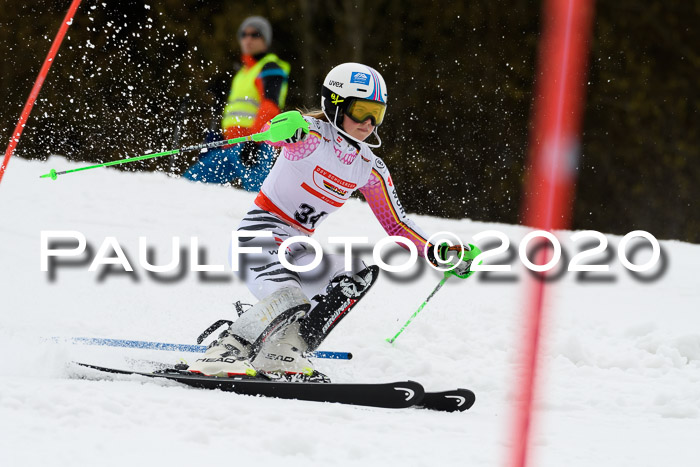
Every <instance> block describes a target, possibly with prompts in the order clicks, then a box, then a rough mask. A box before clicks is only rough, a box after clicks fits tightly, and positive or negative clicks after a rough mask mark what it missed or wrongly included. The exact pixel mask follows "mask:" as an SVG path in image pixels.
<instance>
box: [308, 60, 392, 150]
mask: <svg viewBox="0 0 700 467" xmlns="http://www.w3.org/2000/svg"><path fill="white" fill-rule="evenodd" d="M386 101H387V94H386V83H385V82H384V78H382V75H380V74H379V72H378V71H377V70H375V69H374V68H371V67H368V66H367V65H362V64H360V63H343V64H342V65H338V66H337V67H335V68H333V69H332V70H331V71H330V72H329V73H328V74H327V75H326V79H324V80H323V89H322V90H321V109H322V110H323V113H324V114H325V115H326V118H327V119H328V121H329V122H330V123H331V125H333V126H334V127H335V129H336V130H338V131H339V132H341V133H342V134H344V135H345V136H347V137H348V138H350V139H352V140H354V141H357V142H358V143H360V142H362V141H359V140H357V139H356V138H354V137H352V136H350V135H349V134H347V133H346V132H345V131H344V130H343V115H347V116H348V117H350V118H351V119H353V120H354V121H356V122H358V123H360V122H364V121H365V120H367V119H368V118H369V119H371V120H372V123H373V125H374V131H373V133H374V136H375V137H376V138H377V141H378V143H377V144H369V143H366V144H367V146H369V147H371V148H378V147H379V146H381V145H382V140H381V139H379V135H378V134H377V127H378V126H380V125H381V124H382V122H383V120H384V113H385V112H386Z"/></svg>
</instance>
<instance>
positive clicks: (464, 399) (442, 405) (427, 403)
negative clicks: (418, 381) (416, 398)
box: [416, 388, 476, 412]
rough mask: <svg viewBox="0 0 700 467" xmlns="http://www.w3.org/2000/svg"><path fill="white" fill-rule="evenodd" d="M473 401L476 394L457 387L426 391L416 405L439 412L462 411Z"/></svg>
mask: <svg viewBox="0 0 700 467" xmlns="http://www.w3.org/2000/svg"><path fill="white" fill-rule="evenodd" d="M475 401H476V396H475V395H474V393H473V392H472V391H470V390H469V389H462V388H459V389H453V390H450V391H442V392H426V393H425V396H423V400H422V401H421V402H419V403H418V404H416V406H417V407H423V408H425V409H430V410H438V411H441V412H457V411H459V412H464V411H465V410H468V409H470V408H471V406H472V405H474V402H475Z"/></svg>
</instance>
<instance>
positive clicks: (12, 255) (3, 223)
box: [0, 157, 700, 467]
mask: <svg viewBox="0 0 700 467" xmlns="http://www.w3.org/2000/svg"><path fill="white" fill-rule="evenodd" d="M86 165H89V164H75V163H69V162H67V161H66V160H65V159H62V158H59V157H52V158H51V159H50V160H49V161H48V162H47V163H41V162H29V161H25V160H21V159H14V160H12V162H11V164H10V165H9V168H8V172H7V174H6V175H5V178H4V179H3V183H2V185H0V287H2V289H1V296H0V309H1V310H2V311H1V312H0V350H1V353H0V355H2V356H3V365H2V366H3V370H2V373H1V375H2V376H1V379H2V383H1V384H0V465H3V466H44V465H51V466H64V465H65V466H76V465H91V466H103V465H114V466H117V465H118V466H124V465H168V466H178V465H183V466H191V465H210V464H212V463H217V464H218V463H222V462H225V463H235V464H236V465H284V466H285V467H288V466H289V467H291V466H305V467H306V466H309V465H358V466H359V465H362V466H371V465H382V466H387V465H397V466H402V467H406V466H427V465H439V466H458V465H459V466H463V465H471V466H494V465H504V464H505V461H506V459H507V452H508V451H507V450H508V447H509V445H510V442H511V431H510V423H511V421H512V414H513V405H514V402H515V400H516V398H517V397H518V395H519V391H518V388H517V386H516V381H517V379H516V374H517V372H518V368H519V365H520V359H519V354H520V351H521V348H522V346H521V334H522V329H523V316H524V314H525V312H524V309H525V307H524V303H525V298H524V297H525V295H524V292H525V290H524V289H525V288H526V287H527V284H529V282H528V281H527V280H526V278H527V277H528V272H527V271H526V270H525V269H524V267H523V266H522V263H521V261H520V260H519V259H518V257H517V246H518V244H519V243H520V240H521V239H522V238H523V237H524V236H525V235H526V234H527V233H528V232H529V230H528V229H526V228H524V227H521V226H511V225H502V224H485V223H480V222H474V221H471V220H469V219H462V220H446V219H440V218H433V217H426V216H413V218H414V220H415V221H416V222H417V223H418V224H419V225H420V226H421V227H422V228H423V229H424V230H426V231H427V232H430V233H434V232H438V231H449V232H452V233H454V234H456V235H457V236H459V237H460V238H462V240H463V241H465V242H466V241H470V242H473V240H472V239H471V237H472V236H473V235H475V234H478V233H479V232H483V231H486V230H498V231H501V232H503V233H504V234H505V235H507V236H508V238H509V239H510V242H511V244H512V247H513V251H514V252H516V254H515V255H514V256H512V257H509V255H508V254H502V255H499V256H496V257H494V258H493V261H492V264H498V263H501V264H504V263H508V262H509V261H510V264H512V266H513V271H512V272H511V273H490V274H483V273H477V274H475V275H474V276H473V277H471V278H469V279H467V280H464V281H462V280H459V279H457V278H451V279H450V280H448V281H447V283H446V285H445V287H443V289H442V290H440V291H439V292H438V293H437V294H436V295H435V297H434V298H433V299H432V300H431V301H430V302H429V303H428V305H427V306H426V307H425V309H423V311H422V312H421V314H420V315H418V317H417V318H415V319H414V321H413V323H412V324H411V325H410V326H409V327H408V328H407V330H406V331H405V332H404V333H403V334H402V335H401V337H400V338H399V339H398V340H397V342H396V344H395V345H393V346H392V345H389V344H388V343H387V342H386V341H385V339H386V338H387V337H391V336H393V335H394V333H395V332H396V331H397V330H398V329H399V328H400V327H401V325H402V324H403V323H404V322H405V321H406V319H408V317H409V316H410V315H411V314H412V313H413V312H414V311H415V310H416V309H417V308H418V306H419V305H420V304H421V303H422V302H423V300H425V298H426V297H427V296H428V294H429V293H430V292H431V291H432V290H433V288H434V287H435V285H437V283H438V282H439V280H440V278H441V276H440V275H439V274H438V273H437V272H435V271H432V270H430V269H428V268H417V269H416V270H415V271H412V272H409V273H401V274H389V273H385V274H383V275H382V276H380V278H379V280H378V282H377V284H376V285H375V286H374V289H373V290H372V292H371V293H370V294H369V295H368V296H367V297H366V298H365V299H364V300H363V301H362V303H361V304H360V306H358V307H357V308H356V309H355V310H354V311H353V312H352V313H351V314H350V315H349V316H348V317H347V318H346V319H345V320H344V321H343V322H342V323H341V324H340V325H339V326H338V328H336V330H335V331H334V333H333V334H332V335H331V336H330V337H329V338H328V340H327V341H326V342H324V344H323V346H322V349H323V350H335V351H350V352H352V353H353V354H354V358H353V359H352V360H350V361H331V360H321V359H319V360H317V362H316V363H317V367H318V369H319V370H321V371H323V372H325V373H327V374H329V375H331V376H332V377H333V379H334V380H335V381H338V382H346V381H357V382H380V381H388V380H400V379H413V380H417V381H419V382H421V383H423V385H424V386H425V387H426V388H427V389H429V390H441V389H448V388H454V387H467V388H471V389H472V390H473V391H474V392H475V393H476V395H477V400H476V404H475V405H474V407H473V408H472V409H471V410H469V411H468V412H464V413H456V414H447V413H436V412H429V411H425V410H418V409H409V410H400V411H396V410H385V409H374V408H361V407H349V406H340V405H335V404H319V403H312V402H301V401H284V400H276V399H263V398H253V397H247V396H237V395H233V394H230V393H224V392H220V391H207V390H198V389H192V388H187V387H182V386H179V385H176V384H159V383H156V382H152V381H144V380H142V379H138V378H132V377H126V378H112V379H105V380H97V379H96V378H94V375H89V374H86V373H84V372H83V373H81V371H80V370H79V369H77V368H75V367H74V366H72V365H70V362H71V361H73V360H80V361H86V362H90V363H96V364H105V365H114V366H119V367H128V365H130V364H133V359H141V358H146V359H151V360H159V361H167V362H176V361H177V360H178V359H179V358H185V359H186V360H187V359H191V358H193V355H192V354H182V353H176V352H163V351H155V350H134V349H121V348H110V347H96V346H81V345H72V344H69V343H66V342H65V341H58V342H56V341H52V340H51V339H50V338H52V337H61V338H67V337H107V338H121V339H138V340H151V341H162V342H176V343H194V340H195V338H196V336H197V335H198V334H199V333H200V332H201V331H202V330H203V329H204V328H206V327H207V326H208V325H209V324H211V323H212V322H213V321H215V320H217V319H220V318H233V316H234V314H233V307H232V302H234V301H235V300H242V301H243V302H248V303H250V302H251V301H252V300H253V297H252V295H251V294H250V293H249V292H248V291H247V290H246V288H245V286H244V285H243V284H242V283H241V282H240V281H239V280H238V278H236V277H235V276H234V275H233V274H232V273H231V272H230V269H229V268H228V267H227V271H226V272H224V273H221V272H215V273H206V274H205V275H206V277H205V278H202V277H201V275H200V274H199V273H198V272H195V271H192V270H191V269H192V262H191V261H189V264H188V265H187V267H185V268H182V270H180V269H177V270H176V271H174V272H170V273H149V272H148V271H146V270H145V269H144V267H143V266H142V265H141V261H140V259H139V237H142V236H145V237H146V238H147V244H148V246H149V248H152V250H153V255H152V257H151V262H152V263H153V264H158V265H164V264H167V263H168V262H169V260H170V259H171V257H172V253H171V249H172V244H173V239H176V241H177V240H178V239H179V241H180V247H181V248H183V249H184V250H185V252H186V253H189V251H190V249H191V248H190V238H191V237H197V238H198V242H199V244H198V247H199V249H201V250H202V253H203V254H202V255H200V257H199V263H200V264H208V265H227V261H226V256H227V252H228V248H229V242H230V235H231V231H232V230H235V228H236V226H237V224H238V222H239V220H240V219H241V217H242V216H243V215H244V213H245V212H246V209H247V208H248V207H249V206H250V204H251V203H252V200H253V197H254V195H253V194H251V193H247V192H243V191H240V190H236V189H233V188H230V187H224V186H211V185H200V184H195V183H191V182H189V181H186V180H183V179H177V178H171V177H168V176H166V175H164V174H162V173H134V172H132V173H126V172H119V171H116V170H112V169H98V170H90V171H86V172H80V173H73V174H68V175H64V176H61V177H59V179H58V180H56V181H52V180H50V179H40V178H39V175H41V174H44V173H47V172H48V171H49V169H50V168H55V169H57V170H63V169H67V168H77V167H81V166H86ZM396 182H397V184H398V185H399V189H401V180H396ZM57 230H67V231H78V232H80V233H81V234H83V235H84V236H85V238H86V241H87V245H88V253H85V254H83V255H80V256H78V257H73V258H58V261H59V263H58V266H56V267H54V268H53V272H51V273H50V272H42V271H41V261H40V260H41V232H42V231H57ZM652 233H653V232H652ZM571 234H572V232H560V233H559V237H560V238H561V239H562V244H563V248H564V251H565V252H566V253H567V255H568V256H567V258H566V262H568V261H569V260H570V259H571V257H572V256H573V255H574V254H576V253H577V252H578V251H579V250H580V249H581V245H580V243H581V242H576V243H574V242H572V241H571V240H570V236H571ZM330 236H366V237H369V240H370V242H371V244H372V245H373V244H374V243H376V242H377V241H378V240H380V239H382V238H383V237H384V236H385V234H384V232H383V231H382V230H381V227H380V225H379V223H378V222H377V221H376V220H375V219H374V217H373V215H372V213H371V211H370V209H369V208H368V206H367V205H366V204H364V203H362V202H361V201H359V200H355V199H353V200H350V201H349V202H348V203H347V205H346V206H344V207H343V208H342V210H341V211H340V212H339V213H336V214H335V215H333V216H331V217H330V218H329V219H328V220H327V221H326V222H325V223H324V224H323V225H322V226H321V227H320V228H319V229H318V232H317V234H316V236H315V238H317V239H318V240H319V241H320V242H321V244H322V245H324V247H325V248H327V250H326V251H329V252H330V251H337V250H338V248H337V247H332V246H331V245H329V244H328V242H327V239H328V237H330ZM110 237H113V240H106V239H109V238H110ZM606 238H607V239H608V240H609V245H608V249H607V252H606V253H600V254H597V255H596V256H594V257H593V258H591V261H592V262H595V263H600V264H608V265H610V271H609V272H607V273H590V274H586V275H583V276H581V275H580V274H578V273H574V272H564V273H563V274H560V275H559V276H558V277H557V278H556V279H555V280H553V281H552V282H551V283H550V285H551V288H549V289H548V291H549V292H548V293H549V295H548V297H549V300H548V301H547V307H546V312H545V322H546V326H545V329H544V332H543V338H542V341H543V349H542V364H543V366H542V371H541V373H540V375H541V380H540V382H541V384H540V386H539V387H540V390H539V392H538V399H537V401H538V402H537V404H536V414H535V415H536V418H535V426H534V432H533V463H532V465H533V466H551V467H561V466H567V467H575V466H581V467H589V466H592V465H595V466H635V467H641V466H669V465H672V466H674V467H691V466H697V465H698V459H700V443H698V436H699V435H700V313H699V310H700V282H699V281H698V274H697V270H698V265H699V264H700V246H697V245H690V244H685V243H681V242H677V241H663V242H661V247H662V252H663V254H662V260H663V261H662V263H659V265H660V266H659V267H657V268H654V270H652V271H649V272H648V273H644V274H640V275H634V274H631V273H630V271H628V270H627V269H625V268H624V267H622V265H621V264H620V261H619V259H618V256H617V246H618V244H619V243H620V240H621V237H617V236H613V235H606ZM589 240H590V239H589ZM105 241H107V247H109V246H110V243H109V242H110V241H111V242H112V243H111V245H114V242H117V243H118V245H119V246H120V247H121V248H122V249H123V251H124V254H125V255H126V258H127V259H128V261H129V263H130V265H131V266H132V267H133V272H124V270H123V269H122V267H121V266H119V265H113V266H111V267H109V268H107V267H105V266H99V267H97V270H96V271H89V267H90V264H91V262H92V260H93V258H95V257H96V256H99V254H100V252H99V249H100V247H101V246H102V245H103V243H105ZM488 242H491V244H492V245H491V247H493V245H494V242H495V239H494V238H491V239H487V240H485V241H484V243H488ZM633 243H634V242H633ZM638 243H640V244H643V243H644V241H639V242H638ZM65 247H66V246H64V248H65ZM589 247H590V246H589ZM110 248H111V247H110ZM632 249H633V245H632V244H630V246H628V252H630V253H629V254H628V256H630V258H631V259H632V260H633V262H634V263H636V264H642V263H644V262H645V261H646V260H647V259H648V258H649V257H650V256H651V253H650V249H648V248H638V249H637V253H636V254H632V253H631V250H632ZM106 251H108V253H107V255H106V256H115V254H114V252H113V251H112V249H108V250H106ZM389 252H390V250H387V251H386V252H385V254H387V258H386V259H387V260H388V261H391V262H392V263H395V264H400V263H401V262H403V261H404V260H405V259H406V258H407V255H405V254H403V253H401V254H396V255H393V256H391V258H389V257H388V256H390V255H389ZM360 256H361V257H362V258H364V259H365V260H366V261H370V262H371V261H372V259H371V258H372V256H371V250H368V249H365V250H362V251H360ZM187 259H188V254H187V255H183V262H184V261H185V260H187ZM566 262H565V260H564V259H562V264H566ZM661 266H663V267H661ZM557 270H558V269H557ZM81 377H83V378H81Z"/></svg>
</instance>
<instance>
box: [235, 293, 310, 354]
mask: <svg viewBox="0 0 700 467" xmlns="http://www.w3.org/2000/svg"><path fill="white" fill-rule="evenodd" d="M310 308H311V303H310V302H309V299H308V298H307V297H306V295H304V292H302V291H301V289H300V288H298V287H285V288H283V289H279V290H277V291H275V292H273V293H272V294H270V295H269V296H267V297H265V298H263V299H262V300H260V301H259V302H258V303H256V304H255V305H254V306H252V307H251V308H249V309H248V310H246V311H245V312H244V313H243V314H242V315H241V316H240V317H239V318H238V319H237V320H236V321H234V322H233V324H232V325H231V327H230V329H229V331H230V332H231V333H232V334H234V335H235V336H236V337H237V338H239V339H241V340H243V341H244V342H246V343H248V344H250V345H251V346H252V348H253V352H257V350H258V349H259V348H260V346H261V345H262V343H263V342H264V341H265V339H267V338H268V337H269V336H271V335H273V334H274V333H275V332H277V331H278V330H280V329H282V328H283V327H284V326H286V325H288V324H289V323H292V322H294V321H296V320H297V319H299V318H302V317H303V316H304V315H305V314H306V313H307V312H308V311H309V309H310Z"/></svg>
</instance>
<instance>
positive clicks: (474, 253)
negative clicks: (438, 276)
mask: <svg viewBox="0 0 700 467" xmlns="http://www.w3.org/2000/svg"><path fill="white" fill-rule="evenodd" d="M447 251H459V255H460V261H469V262H470V263H471V261H473V260H475V259H476V258H477V257H478V256H479V255H480V254H481V250H480V249H479V247H477V246H476V245H472V244H471V243H470V244H469V249H464V248H463V247H462V246H461V245H454V246H450V247H449V248H447ZM482 263H483V261H479V263H478V264H482ZM448 264H450V265H452V266H453V267H452V268H451V269H448V270H447V271H445V272H444V274H445V276H444V277H443V278H442V280H441V281H440V283H439V284H438V285H437V287H435V289H433V291H432V292H431V293H430V295H428V298H426V299H425V301H424V302H423V303H422V304H421V306H420V307H419V308H418V309H417V310H416V312H415V313H413V314H412V315H411V317H410V318H408V321H406V324H404V325H403V327H402V328H401V329H399V332H397V333H396V335H395V336H394V337H391V338H389V339H387V340H386V341H387V342H389V343H390V344H393V343H394V341H395V340H396V338H397V337H399V334H401V333H402V332H403V330H404V329H406V327H407V326H408V325H409V324H411V321H412V320H413V318H415V317H416V316H418V313H420V312H421V310H422V309H423V307H424V306H425V305H426V304H427V303H428V301H429V300H430V299H431V298H433V296H434V295H435V294H436V293H437V291H438V290H440V288H442V286H443V285H445V282H447V279H449V277H450V276H457V277H459V278H460V279H466V278H467V277H469V276H471V275H472V274H474V271H472V270H471V269H467V272H463V273H461V274H460V273H457V272H456V271H455V270H454V265H453V264H452V263H448Z"/></svg>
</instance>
